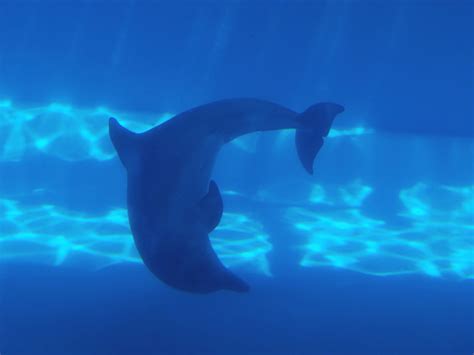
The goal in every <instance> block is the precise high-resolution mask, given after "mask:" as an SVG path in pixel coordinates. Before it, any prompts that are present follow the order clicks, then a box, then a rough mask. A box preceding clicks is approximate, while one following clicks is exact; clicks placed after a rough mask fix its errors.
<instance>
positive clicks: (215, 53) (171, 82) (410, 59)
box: [0, 0, 474, 355]
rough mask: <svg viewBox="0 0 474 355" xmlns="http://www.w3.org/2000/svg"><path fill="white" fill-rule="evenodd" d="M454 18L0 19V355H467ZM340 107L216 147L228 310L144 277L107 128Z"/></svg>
mask: <svg viewBox="0 0 474 355" xmlns="http://www.w3.org/2000/svg"><path fill="white" fill-rule="evenodd" d="M473 24H474V3H473V2H472V1H462V0H461V1H447V0H446V1H411V2H410V1H390V2H382V1H357V2H353V1H342V0H341V1H306V2H304V1H294V2H290V1H271V2H270V1H255V2H251V1H242V2H238V1H221V2H218V1H198V0H196V1H187V2H179V1H178V2H173V3H172V2H166V1H163V2H158V1H156V2H152V1H145V0H144V1H125V0H124V1H113V2H112V1H111V2H106V1H82V2H81V1H75V2H72V1H63V2H61V1H33V0H31V1H13V0H11V1H10V0H4V1H1V2H0V354H2V355H3V354H6V355H10V354H28V355H29V354H470V353H472V352H473V351H474V283H473V279H474V163H473V162H474V141H473V138H474V104H473V103H474V101H473V97H474V88H473V85H474V75H473V66H472V63H474V46H473V43H474V25H473ZM229 97H257V98H261V99H267V100H270V101H274V102H277V103H279V104H282V105H284V106H287V107H289V108H292V109H294V110H297V111H302V110H304V109H305V108H306V107H308V106H309V105H311V104H313V103H315V102H318V101H333V102H337V103H340V104H342V105H343V106H344V107H345V109H346V111H345V112H344V113H343V114H341V115H340V116H339V117H338V118H337V119H336V121H335V123H334V125H333V129H332V130H331V133H330V135H329V137H328V138H327V139H326V142H325V145H324V147H323V148H322V150H321V152H320V153H319V155H318V157H317V159H316V162H315V174H314V176H308V175H307V173H306V172H305V171H304V169H303V168H302V167H301V166H300V162H299V161H298V158H297V156H296V152H295V148H294V137H293V134H294V133H293V132H292V131H282V132H271V133H270V132H267V133H259V134H252V135H249V136H245V137H242V138H239V139H237V140H236V141H233V142H232V143H230V144H228V145H226V146H225V147H224V149H223V151H222V152H221V153H220V155H219V158H218V161H217V164H216V167H215V171H214V177H213V178H214V179H215V180H216V181H217V182H218V184H219V186H220V189H221V192H222V195H223V199H224V205H225V210H224V216H223V218H222V220H221V224H220V225H219V227H218V228H217V229H216V230H215V231H214V232H213V233H212V234H211V236H210V237H211V242H212V244H213V247H214V249H215V250H216V252H217V253H218V255H219V257H220V258H221V260H222V261H223V262H224V264H226V265H227V266H228V267H229V268H231V269H232V270H233V271H234V272H235V273H237V274H238V275H240V276H242V277H243V278H244V279H245V280H246V281H247V282H248V283H249V284H250V285H251V290H250V292H249V293H247V294H234V293H231V292H218V293H215V294H210V295H204V296H203V295H193V294H187V293H183V292H180V291H177V290H173V289H171V288H169V287H167V286H165V285H164V284H162V283H161V282H160V281H159V280H158V279H156V278H155V277H154V276H153V275H152V274H151V273H150V272H149V271H148V270H147V269H146V268H145V267H144V265H143V264H142V262H141V259H140V258H139V256H138V254H137V252H136V250H135V246H134V244H133V240H132V237H131V234H130V230H129V226H128V220H127V215H126V201H125V188H126V177H125V172H124V171H123V168H122V166H121V164H120V162H119V161H118V159H117V157H116V155H115V151H114V149H113V147H112V145H111V143H110V141H109V138H108V133H107V119H108V117H109V116H111V115H113V116H115V117H117V118H118V119H119V120H120V121H121V122H123V124H124V125H125V126H126V127H128V128H130V129H132V130H134V131H144V130H146V129H148V128H150V127H153V126H155V125H157V124H159V123H161V122H164V121H166V120H167V119H169V118H171V117H172V116H173V115H174V114H177V113H179V112H181V111H184V110H186V109H189V108H190V107H193V106H196V105H200V104H204V103H207V102H211V101H215V100H218V99H222V98H229Z"/></svg>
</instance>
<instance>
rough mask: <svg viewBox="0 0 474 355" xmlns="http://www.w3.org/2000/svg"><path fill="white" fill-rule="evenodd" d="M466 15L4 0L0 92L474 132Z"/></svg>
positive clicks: (436, 10)
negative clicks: (260, 109)
mask: <svg viewBox="0 0 474 355" xmlns="http://www.w3.org/2000/svg"><path fill="white" fill-rule="evenodd" d="M473 11H474V4H473V2H472V1H469V0H456V1H447V0H446V1H437V0H433V1H424V0H415V1H402V0H400V1H379V0H374V1H293V2H290V1H240V2H239V1H227V0H225V1H176V2H171V1H146V0H142V1H95V0H90V1H71V0H64V1H48V0H43V1H28V0H26V1H9V0H3V1H2V2H1V3H0V96H5V97H6V98H11V99H13V100H14V101H15V102H20V103H23V104H27V103H33V102H38V103H44V102H50V101H61V102H66V103H71V104H75V105H80V106H87V107H90V106H94V105H108V106H111V107H114V108H116V109H121V108H123V109H127V110H132V111H136V110H146V111H153V112H163V111H167V112H178V111H182V110H184V109H186V108H188V107H190V106H193V105H198V104H201V103H203V102H206V101H213V100H215V99H219V98H223V97H235V96H252V97H254V96H255V97H259V98H266V99H270V100H273V101H276V102H280V103H282V104H284V105H287V106H289V107H292V108H294V109H299V110H301V109H304V108H305V107H307V106H308V105H310V104H312V103H314V102H316V101H322V100H332V101H336V102H339V103H341V104H343V105H345V106H346V107H348V108H349V109H350V115H349V118H346V122H349V120H354V121H367V122H369V123H370V124H371V125H372V126H375V127H380V128H383V129H387V130H391V131H404V132H406V131H409V132H416V133H425V132H427V133H428V132H429V133H436V134H441V135H444V134H454V135H462V136H474V128H473V117H474V100H473V81H474V77H473V76H474V73H473V64H472V63H473V62H474V54H473V52H474V49H473V48H474V46H473V45H472V43H473V42H474V27H473V26H474V13H473Z"/></svg>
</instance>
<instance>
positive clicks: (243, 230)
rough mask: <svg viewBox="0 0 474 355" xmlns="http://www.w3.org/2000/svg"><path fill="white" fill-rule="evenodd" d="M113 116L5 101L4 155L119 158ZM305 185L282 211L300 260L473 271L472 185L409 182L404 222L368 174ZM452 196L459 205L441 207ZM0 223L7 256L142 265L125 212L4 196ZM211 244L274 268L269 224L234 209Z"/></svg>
mask: <svg viewBox="0 0 474 355" xmlns="http://www.w3.org/2000/svg"><path fill="white" fill-rule="evenodd" d="M112 113H114V114H116V113H115V112H114V111H112V110H108V109H105V108H98V109H93V110H85V109H76V108H74V107H72V106H67V105H61V104H57V103H56V104H50V105H46V106H44V107H37V108H22V109H20V108H17V107H15V106H14V105H13V104H12V103H11V102H9V101H1V102H0V126H1V128H2V130H1V133H0V158H1V160H2V161H16V160H21V159H22V158H24V157H25V156H27V155H28V154H32V153H38V152H40V153H44V154H48V155H51V156H55V157H57V158H59V159H63V160H67V161H78V160H85V159H91V158H92V159H96V160H108V159H113V158H115V153H114V152H113V148H112V146H111V144H110V143H109V141H108V137H107V130H106V125H105V118H106V117H107V116H109V115H110V114H112ZM171 116H172V115H171V114H163V115H156V116H154V117H155V119H153V118H152V119H148V120H145V118H144V117H142V116H141V115H132V114H130V115H126V114H125V115H120V117H124V118H125V119H124V120H123V122H124V123H125V125H126V126H127V127H128V128H130V129H133V130H137V131H145V130H146V129H148V128H150V127H152V126H154V125H156V124H159V123H161V122H164V121H165V120H167V119H168V118H170V117H171ZM152 117H153V116H152ZM371 132H372V131H371V130H370V129H366V128H363V127H355V128H353V129H345V130H338V129H337V128H336V129H332V130H331V134H330V137H333V138H336V137H337V138H341V139H352V138H354V137H359V136H360V137H361V139H363V137H364V136H365V135H366V134H370V133H371ZM278 134H279V137H280V138H279V139H281V140H283V141H285V140H287V139H290V136H288V133H287V132H281V133H278ZM251 139H252V138H251V137H250V136H249V137H248V138H247V137H244V138H240V139H237V140H235V141H234V142H233V144H235V145H236V146H238V147H240V148H243V149H244V150H251V149H252V142H251V141H250V140H251ZM307 191H308V193H307V199H306V201H305V204H304V207H296V206H295V207H291V206H290V207H287V208H281V209H280V210H279V216H276V217H277V219H279V220H281V221H282V223H283V224H287V225H289V226H291V227H292V228H293V229H294V231H295V236H293V238H294V244H295V245H297V246H298V248H300V249H301V251H302V255H303V256H302V259H301V260H300V264H301V265H302V266H304V267H320V266H331V267H337V268H342V269H348V270H353V271H357V272H362V273H366V274H372V275H398V274H414V273H421V274H426V275H430V276H434V277H450V276H455V277H460V278H474V260H473V259H474V258H473V257H472V256H473V248H474V241H473V235H474V222H473V219H472V215H473V214H474V201H473V196H474V186H473V185H465V186H464V185H460V186H447V185H443V184H436V183H433V182H431V183H428V182H425V181H419V182H418V183H415V184H414V185H411V186H407V187H406V188H404V189H402V190H401V191H399V194H398V199H399V202H400V206H401V208H400V210H399V211H398V213H397V214H398V217H400V218H401V219H403V220H404V222H405V224H404V227H400V226H394V225H392V224H391V223H390V221H387V220H383V219H380V218H376V217H373V216H371V215H369V214H367V212H365V211H364V203H365V202H366V199H367V198H368V197H369V196H370V195H371V194H373V193H374V192H375V190H374V187H372V186H369V185H368V184H367V183H364V180H363V179H362V177H361V178H360V179H358V180H355V181H353V182H352V183H350V184H346V185H343V186H340V187H338V188H334V187H332V186H323V185H320V184H316V183H314V184H312V185H311V186H309V185H308V186H307ZM264 193H265V191H263V190H262V191H261V194H262V195H263V194H264ZM235 194H239V195H242V194H241V193H239V192H232V191H223V195H224V198H226V195H227V196H229V197H231V196H232V195H235ZM243 197H244V198H245V196H243ZM267 197H268V195H267ZM270 197H271V196H270ZM253 198H258V196H257V197H253ZM446 200H449V201H452V203H451V204H449V205H446V204H443V201H446ZM322 206H338V210H337V212H334V211H331V212H329V211H327V210H326V211H325V210H324V209H321V210H320V209H319V207H322ZM452 206H455V207H454V208H453V207H452ZM0 229H1V230H2V235H1V237H0V253H1V254H2V261H3V262H12V261H27V262H43V263H49V264H53V265H58V266H59V265H62V264H64V263H68V262H70V263H73V264H74V265H76V266H79V265H81V266H82V265H91V266H92V267H104V266H106V265H109V264H114V263H123V262H125V263H126V262H133V263H139V262H141V261H140V259H139V257H138V255H137V254H136V250H135V247H134V245H133V240H132V238H131V236H130V232H129V228H128V224H127V218H126V211H125V210H124V209H115V210H111V211H109V212H108V213H106V214H104V215H90V214H89V215H86V214H81V213H78V212H74V211H70V210H66V209H63V208H61V207H59V206H52V205H39V206H29V205H28V206H27V205H23V204H22V203H21V202H19V201H15V200H14V199H2V200H0ZM211 241H212V244H213V247H214V248H215V250H216V252H217V253H218V255H219V257H220V258H221V259H222V261H223V262H224V264H225V265H226V266H228V267H231V268H235V267H241V266H243V267H246V268H251V269H252V270H254V271H256V272H259V273H262V274H265V275H271V266H270V265H269V262H268V253H269V252H270V251H271V250H272V244H271V236H270V235H269V233H268V232H267V231H266V228H265V225H264V224H263V223H262V222H261V221H257V220H254V219H252V218H251V217H250V216H249V215H246V214H243V213H241V212H239V213H237V212H233V211H228V213H225V214H224V217H223V220H222V223H221V225H220V226H219V227H218V228H217V230H216V231H215V232H213V233H212V234H211ZM76 260H77V261H79V260H80V261H81V263H75V261H76ZM83 261H88V262H87V263H84V264H83V263H82V262H83Z"/></svg>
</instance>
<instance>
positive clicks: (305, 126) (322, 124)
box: [295, 103, 344, 175]
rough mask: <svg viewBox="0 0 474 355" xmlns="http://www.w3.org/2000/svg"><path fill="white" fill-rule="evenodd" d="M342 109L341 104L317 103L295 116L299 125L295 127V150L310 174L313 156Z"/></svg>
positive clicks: (311, 172)
mask: <svg viewBox="0 0 474 355" xmlns="http://www.w3.org/2000/svg"><path fill="white" fill-rule="evenodd" d="M342 111H344V107H342V106H341V105H338V104H333V103H319V104H316V105H313V106H311V107H309V108H308V109H307V110H306V111H304V112H303V113H301V114H300V115H298V117H296V119H297V120H298V122H299V124H300V125H301V127H300V128H297V129H296V134H295V143H296V150H297V152H298V156H299V158H300V161H301V164H303V167H304V168H305V170H306V171H307V172H308V173H310V174H311V175H312V174H313V162H314V158H316V155H317V154H318V152H319V150H320V149H321V147H322V146H323V143H324V141H323V137H326V136H327V135H328V133H329V130H330V129H331V125H332V122H333V121H334V118H335V117H336V115H337V114H339V113H341V112H342Z"/></svg>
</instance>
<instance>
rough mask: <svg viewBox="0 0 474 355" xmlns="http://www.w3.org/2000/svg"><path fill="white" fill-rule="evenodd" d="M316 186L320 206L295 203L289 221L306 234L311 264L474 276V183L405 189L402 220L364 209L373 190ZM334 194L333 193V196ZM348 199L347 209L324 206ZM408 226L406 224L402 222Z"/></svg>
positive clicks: (379, 272)
mask: <svg viewBox="0 0 474 355" xmlns="http://www.w3.org/2000/svg"><path fill="white" fill-rule="evenodd" d="M326 190H327V189H324V188H323V187H322V186H315V188H314V189H313V194H312V197H311V201H312V202H313V203H314V208H311V209H308V208H306V209H304V208H298V207H293V208H290V209H288V210H287V215H286V217H287V220H288V221H290V222H291V223H292V224H293V226H294V228H295V230H296V231H297V232H298V233H299V234H300V236H301V237H302V238H303V240H304V242H303V245H302V250H303V254H304V256H303V259H302V260H301V262H300V264H301V265H302V266H305V267H312V266H332V267H338V268H344V269H349V270H353V271H357V272H362V273H366V274H372V275H380V276H383V275H397V274H411V273H421V274H427V275H430V276H457V277H460V278H470V279H472V278H474V186H467V187H450V186H429V185H426V184H424V183H418V184H416V185H415V186H413V187H411V188H408V189H404V190H402V191H400V193H399V199H400V202H401V205H402V206H403V208H402V210H401V211H400V212H399V213H398V217H399V219H401V220H400V221H398V220H397V223H396V224H394V225H392V224H390V223H389V222H388V221H387V220H384V219H380V218H373V217H370V216H368V215H367V214H365V213H364V212H363V211H364V209H362V208H359V207H361V206H362V205H363V203H364V200H365V198H366V197H367V196H369V195H370V193H371V192H372V189H371V188H370V187H369V186H365V185H363V184H361V183H355V184H353V186H351V188H350V189H349V190H351V191H352V193H351V194H348V193H347V191H348V189H347V188H339V189H336V191H331V192H330V193H328V191H326ZM328 196H330V197H331V198H329V197H328ZM335 200H337V202H339V205H340V202H341V201H345V204H344V206H343V207H342V208H338V209H337V210H333V209H331V211H329V212H327V210H326V212H325V211H324V210H322V211H318V210H317V206H318V205H324V204H334V203H335ZM401 226H403V227H401Z"/></svg>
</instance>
